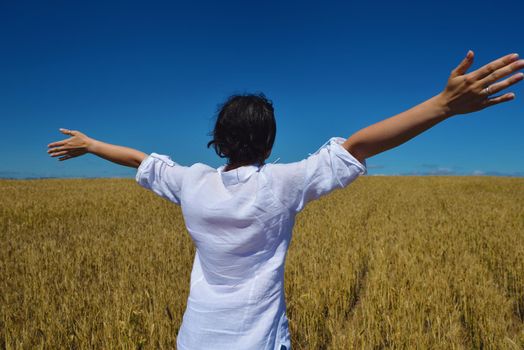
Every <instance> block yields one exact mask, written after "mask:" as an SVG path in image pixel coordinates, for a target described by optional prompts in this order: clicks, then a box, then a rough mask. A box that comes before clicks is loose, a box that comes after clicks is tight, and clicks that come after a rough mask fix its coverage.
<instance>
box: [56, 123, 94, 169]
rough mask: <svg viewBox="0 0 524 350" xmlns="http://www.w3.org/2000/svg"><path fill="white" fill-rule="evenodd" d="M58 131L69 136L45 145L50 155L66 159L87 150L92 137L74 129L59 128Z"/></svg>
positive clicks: (84, 152)
mask: <svg viewBox="0 0 524 350" xmlns="http://www.w3.org/2000/svg"><path fill="white" fill-rule="evenodd" d="M60 132H61V133H62V134H65V135H70V136H71V137H70V138H68V139H65V140H61V141H56V142H53V143H50V144H49V145H47V147H48V148H49V150H48V151H47V153H49V155H50V156H51V157H60V158H58V160H60V161H62V160H67V159H71V158H74V157H78V156H81V155H84V154H86V153H88V152H89V147H90V146H91V144H92V143H93V139H91V138H89V137H88V136H87V135H85V134H83V133H81V132H80V131H76V130H68V129H62V128H61V129H60Z"/></svg>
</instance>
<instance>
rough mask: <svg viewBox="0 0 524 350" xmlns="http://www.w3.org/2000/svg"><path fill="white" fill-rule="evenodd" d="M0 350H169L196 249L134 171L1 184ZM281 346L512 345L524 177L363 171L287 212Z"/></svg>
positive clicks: (523, 287) (522, 256)
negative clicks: (286, 341) (123, 175)
mask: <svg viewBox="0 0 524 350" xmlns="http://www.w3.org/2000/svg"><path fill="white" fill-rule="evenodd" d="M0 194H1V201H0V229H1V230H0V235H1V236H0V349H42V348H45V349H58V348H70V349H86V348H96V349H131V348H132V349H135V348H140V349H157V348H160V349H172V348H175V346H176V334H177V331H178V329H179V327H180V323H181V319H182V315H183V312H184V309H185V304H186V299H187V294H188V291H189V274H190V271H191V265H192V262H193V254H194V248H193V246H192V243H191V240H190V238H189V236H188V234H187V233H186V231H185V228H184V221H183V218H182V215H181V211H180V208H179V207H178V206H175V205H173V204H171V203H169V202H168V201H166V200H164V199H162V198H159V197H157V196H156V195H154V194H153V193H151V192H148V191H146V190H144V189H142V188H140V187H139V186H138V185H137V184H136V183H134V181H133V180H132V179H96V180H93V179H90V180H81V179H69V180H63V179H48V180H23V181H21V180H1V181H0ZM286 265H287V266H286V275H285V288H286V299H287V307H288V317H289V319H290V328H291V334H292V344H293V349H297V350H298V349H382V348H392V349H415V348H418V349H471V348H475V349H481V348H482V349H522V348H524V179H519V178H489V177H362V178H360V179H358V180H357V181H356V182H355V183H353V184H351V185H350V186H349V187H347V188H346V189H343V190H338V191H335V192H333V193H332V194H330V195H329V196H326V197H324V198H322V199H320V200H318V201H315V202H313V203H311V204H310V205H309V206H308V207H307V208H306V210H304V211H303V212H302V213H300V214H299V216H298V218H297V223H296V226H295V229H294V232H293V240H292V242H291V247H290V251H289V253H288V257H287V263H286Z"/></svg>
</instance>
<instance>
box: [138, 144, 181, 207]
mask: <svg viewBox="0 0 524 350" xmlns="http://www.w3.org/2000/svg"><path fill="white" fill-rule="evenodd" d="M187 169H188V167H185V166H182V165H180V164H177V163H175V162H174V161H172V160H171V158H170V157H169V156H166V155H161V154H157V153H151V154H150V155H149V156H148V157H147V158H145V159H144V160H143V161H142V163H140V166H139V167H138V169H137V173H136V181H137V182H138V184H139V185H140V186H142V187H144V188H146V189H148V190H151V191H153V192H154V193H156V194H158V195H159V196H161V197H163V198H166V199H167V200H169V201H171V202H173V203H175V204H180V196H181V192H182V186H183V180H184V174H185V173H186V170H187Z"/></svg>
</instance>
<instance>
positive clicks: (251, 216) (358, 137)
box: [48, 51, 524, 350]
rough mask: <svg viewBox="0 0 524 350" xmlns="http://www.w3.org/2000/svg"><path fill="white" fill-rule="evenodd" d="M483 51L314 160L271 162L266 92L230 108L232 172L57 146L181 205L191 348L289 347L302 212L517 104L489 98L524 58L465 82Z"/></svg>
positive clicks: (221, 136) (120, 150)
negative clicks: (122, 170) (399, 153)
mask: <svg viewBox="0 0 524 350" xmlns="http://www.w3.org/2000/svg"><path fill="white" fill-rule="evenodd" d="M473 56H474V54H473V52H472V51H469V52H468V54H467V55H466V57H465V58H464V60H463V61H462V62H461V63H460V64H459V65H458V67H457V68H456V69H454V70H453V71H452V72H451V75H450V76H449V79H448V82H447V85H446V87H445V89H444V90H443V91H442V92H441V93H439V94H438V95H436V96H434V97H432V98H430V99H428V100H427V101H425V102H423V103H421V104H419V105H417V106H415V107H413V108H411V109H409V110H407V111H405V112H403V113H400V114H398V115H396V116H394V117H391V118H389V119H386V120H383V121H381V122H379V123H376V124H374V125H371V126H369V127H367V128H364V129H362V130H360V131H358V132H357V133H355V134H354V135H352V136H351V137H349V138H348V139H347V140H344V139H342V138H337V137H335V138H332V139H330V140H329V141H328V142H327V144H326V145H324V146H323V147H321V148H320V149H319V150H318V151H317V152H316V153H314V154H312V155H310V156H309V157H307V158H306V159H304V160H302V161H300V162H295V163H290V164H265V163H264V161H265V160H266V159H267V158H268V157H269V155H270V153H271V149H272V147H273V142H274V139H275V133H276V124H275V119H274V114H273V107H272V104H271V102H269V101H268V100H267V99H266V98H265V97H264V96H263V95H258V96H257V95H240V96H238V95H237V96H232V97H230V98H229V99H228V101H226V103H225V104H224V105H223V106H222V107H221V109H220V111H219V113H218V116H217V120H216V125H215V128H214V131H213V139H212V140H211V141H210V142H209V144H208V147H210V146H213V147H214V149H215V151H216V152H217V154H218V155H219V156H220V157H225V158H227V164H226V165H224V166H221V167H219V168H218V169H214V168H211V167H209V166H207V165H205V164H200V163H197V164H194V165H192V166H190V167H186V166H181V165H179V164H177V163H175V162H173V161H172V160H171V159H170V158H169V157H167V156H165V155H159V154H157V153H151V154H150V155H146V154H144V153H142V152H140V151H137V150H134V149H131V148H127V147H121V146H115V145H111V144H107V143H103V142H101V141H97V140H95V139H93V138H90V137H88V136H86V135H84V134H82V133H81V132H79V131H71V130H66V129H60V130H61V131H62V133H64V134H67V135H70V136H71V137H70V138H68V139H66V140H62V141H58V142H53V143H51V144H49V146H48V147H49V148H50V149H49V150H48V152H49V154H50V155H51V156H52V157H60V158H59V160H66V159H70V158H74V157H77V156H79V155H82V154H85V153H92V154H95V155H97V156H100V157H102V158H105V159H107V160H109V161H112V162H115V163H118V164H122V165H126V166H130V167H135V168H138V170H137V174H136V180H137V181H138V183H139V184H140V185H141V186H143V187H145V188H147V189H149V190H152V191H154V192H155V193H157V194H158V195H160V196H162V197H164V198H167V199H168V200H170V201H172V202H174V203H176V204H180V205H181V207H182V212H183V215H184V219H185V223H186V227H187V230H188V232H189V234H190V236H191V238H192V240H193V242H194V244H195V246H196V254H195V259H194V262H193V270H192V273H191V287H190V294H189V298H188V301H187V308H186V311H185V313H184V318H183V322H182V325H181V328H180V330H179V333H178V338H177V346H178V349H179V350H184V349H190V350H195V349H228V350H229V349H244V350H245V349H290V348H291V344H290V336H289V330H288V319H287V317H286V303H285V299H284V264H285V258H286V253H287V249H288V246H289V243H290V240H291V232H292V228H293V224H294V220H295V216H296V214H297V213H298V212H299V211H301V210H302V209H303V208H304V206H305V205H306V204H307V203H308V202H310V201H311V200H314V199H316V198H319V197H320V196H322V195H325V194H327V193H329V192H330V191H332V190H334V189H336V188H341V187H344V186H347V185H349V184H350V183H351V182H352V181H354V180H355V179H356V178H357V177H358V176H360V175H362V174H365V173H366V159H367V158H369V157H371V156H374V155H376V154H378V153H380V152H384V151H386V150H388V149H391V148H393V147H396V146H398V145H400V144H402V143H404V142H406V141H408V140H409V139H411V138H413V137H415V136H416V135H418V134H420V133H421V132H423V131H425V130H427V129H429V128H431V127H432V126H434V125H435V124H437V123H439V122H441V121H443V120H445V119H447V118H449V117H451V116H454V115H457V114H464V113H470V112H473V111H478V110H481V109H483V108H486V107H488V106H493V105H496V104H498V103H502V102H506V101H510V100H512V99H513V98H514V97H515V95H514V94H513V93H505V94H502V95H500V96H498V97H490V96H491V95H492V94H495V93H498V92H499V91H502V90H504V89H505V88H507V87H509V86H511V85H513V84H515V83H517V82H518V81H520V80H522V78H523V76H524V74H522V73H518V74H514V75H512V76H510V77H509V78H506V79H505V80H502V81H500V82H497V81H498V80H500V79H501V78H504V77H506V76H508V75H510V74H512V73H514V72H516V71H518V70H520V69H522V68H523V67H524V60H519V59H518V55H516V54H512V55H507V56H504V57H502V58H500V59H497V60H495V61H493V62H491V63H489V64H487V65H485V66H484V67H482V68H480V69H478V70H476V71H474V72H471V73H468V74H466V71H467V70H468V69H469V67H470V66H471V64H472V63H473Z"/></svg>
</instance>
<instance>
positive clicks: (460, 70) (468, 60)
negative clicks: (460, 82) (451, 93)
mask: <svg viewBox="0 0 524 350" xmlns="http://www.w3.org/2000/svg"><path fill="white" fill-rule="evenodd" d="M474 56H475V54H474V53H473V51H471V50H469V51H468V53H467V55H466V57H465V58H464V59H463V60H462V62H460V64H459V65H458V66H457V68H455V69H454V70H453V71H451V77H457V76H459V75H463V74H464V73H466V71H467V70H468V69H469V67H471V65H472V64H473V58H474Z"/></svg>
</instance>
